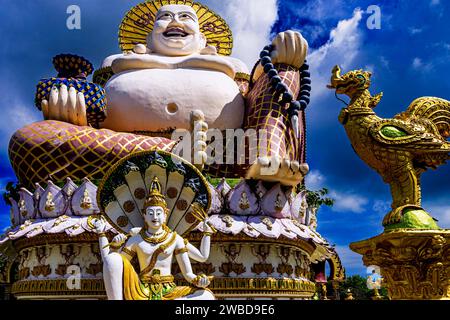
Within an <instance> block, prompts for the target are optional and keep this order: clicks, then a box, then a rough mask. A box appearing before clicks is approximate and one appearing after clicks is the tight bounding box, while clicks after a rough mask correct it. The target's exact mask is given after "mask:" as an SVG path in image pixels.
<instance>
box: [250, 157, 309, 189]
mask: <svg viewBox="0 0 450 320" xmlns="http://www.w3.org/2000/svg"><path fill="white" fill-rule="evenodd" d="M308 172H309V166H308V164H306V163H302V164H300V163H299V162H298V161H290V160H289V159H281V158H280V157H278V156H275V157H260V158H258V159H257V160H256V162H255V163H254V164H253V165H252V166H251V167H250V169H249V170H248V171H247V176H246V179H256V180H263V181H269V182H279V183H281V184H283V185H286V186H296V185H298V184H299V183H301V181H302V180H303V178H304V177H305V176H306V175H307V174H308Z"/></svg>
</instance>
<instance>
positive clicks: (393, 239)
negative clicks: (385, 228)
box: [350, 229, 450, 300]
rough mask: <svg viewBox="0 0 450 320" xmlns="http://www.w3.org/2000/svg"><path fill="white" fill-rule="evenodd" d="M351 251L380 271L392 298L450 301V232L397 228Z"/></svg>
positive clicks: (358, 244)
mask: <svg viewBox="0 0 450 320" xmlns="http://www.w3.org/2000/svg"><path fill="white" fill-rule="evenodd" d="M350 249H352V250H353V251H355V252H356V253H359V254H361V255H362V256H363V262H364V265H366V266H378V267H379V268H380V270H381V275H382V276H383V282H384V283H385V284H386V287H387V289H388V295H389V298H390V299H392V300H449V299H450V273H449V270H450V259H449V257H450V230H412V229H398V230H396V231H391V232H385V233H382V234H380V235H378V236H376V237H374V238H371V239H367V240H363V241H360V242H355V243H352V244H350Z"/></svg>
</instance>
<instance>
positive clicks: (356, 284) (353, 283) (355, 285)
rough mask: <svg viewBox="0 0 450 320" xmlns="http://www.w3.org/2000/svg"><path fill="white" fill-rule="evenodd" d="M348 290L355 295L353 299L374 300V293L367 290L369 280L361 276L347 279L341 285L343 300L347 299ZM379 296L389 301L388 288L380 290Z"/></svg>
mask: <svg viewBox="0 0 450 320" xmlns="http://www.w3.org/2000/svg"><path fill="white" fill-rule="evenodd" d="M348 289H350V291H351V292H352V293H353V298H354V299H355V300H372V297H373V296H374V291H373V290H370V289H369V288H367V278H364V277H361V276H360V275H353V276H350V277H347V278H346V279H345V281H344V282H343V283H342V284H341V285H340V296H341V299H345V297H347V292H348ZM379 294H380V295H381V296H382V297H383V298H384V299H387V290H386V288H384V287H382V288H381V289H380V290H379Z"/></svg>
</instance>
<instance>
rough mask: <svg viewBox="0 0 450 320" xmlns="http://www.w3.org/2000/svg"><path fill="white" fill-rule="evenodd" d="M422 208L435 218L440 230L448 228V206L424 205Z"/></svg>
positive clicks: (449, 209) (449, 210) (449, 207)
mask: <svg viewBox="0 0 450 320" xmlns="http://www.w3.org/2000/svg"><path fill="white" fill-rule="evenodd" d="M423 208H424V209H426V210H427V212H429V213H430V214H431V216H432V217H433V218H436V219H437V220H439V221H438V225H439V226H440V227H441V228H450V205H438V204H433V203H424V205H423Z"/></svg>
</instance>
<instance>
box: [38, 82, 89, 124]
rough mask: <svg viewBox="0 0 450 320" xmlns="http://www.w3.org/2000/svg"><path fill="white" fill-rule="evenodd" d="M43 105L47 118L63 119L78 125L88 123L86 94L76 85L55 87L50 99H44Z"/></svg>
mask: <svg viewBox="0 0 450 320" xmlns="http://www.w3.org/2000/svg"><path fill="white" fill-rule="evenodd" d="M41 107H42V112H43V114H44V119H45V120H57V121H63V122H67V123H72V124H74V125H78V126H87V125H88V122H87V116H86V102H85V99H84V95H83V93H81V92H77V90H76V89H75V88H74V87H71V88H70V89H68V88H67V86H66V85H61V87H60V88H59V89H58V88H57V87H53V88H52V91H51V93H50V98H49V101H47V100H43V101H42V103H41Z"/></svg>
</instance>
